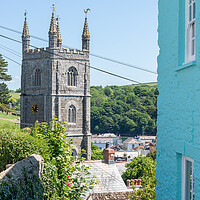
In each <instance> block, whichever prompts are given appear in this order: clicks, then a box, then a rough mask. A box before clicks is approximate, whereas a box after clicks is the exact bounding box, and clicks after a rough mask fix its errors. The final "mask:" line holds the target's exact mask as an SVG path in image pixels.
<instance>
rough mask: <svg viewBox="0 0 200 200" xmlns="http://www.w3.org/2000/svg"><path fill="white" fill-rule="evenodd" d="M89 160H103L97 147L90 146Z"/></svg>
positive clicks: (101, 153)
mask: <svg viewBox="0 0 200 200" xmlns="http://www.w3.org/2000/svg"><path fill="white" fill-rule="evenodd" d="M91 160H103V151H102V150H100V149H99V147H98V146H96V145H94V144H93V142H92V144H91Z"/></svg>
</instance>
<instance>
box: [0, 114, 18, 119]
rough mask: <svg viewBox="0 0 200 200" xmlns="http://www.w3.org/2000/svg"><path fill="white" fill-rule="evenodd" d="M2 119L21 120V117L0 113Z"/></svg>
mask: <svg viewBox="0 0 200 200" xmlns="http://www.w3.org/2000/svg"><path fill="white" fill-rule="evenodd" d="M0 118H4V119H19V116H15V115H11V114H8V115H7V114H6V113H0Z"/></svg>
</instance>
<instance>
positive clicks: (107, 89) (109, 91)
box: [104, 86, 113, 96]
mask: <svg viewBox="0 0 200 200" xmlns="http://www.w3.org/2000/svg"><path fill="white" fill-rule="evenodd" d="M104 93H105V95H106V96H110V95H112V94H113V91H112V89H111V88H110V87H108V86H107V87H105V88H104Z"/></svg>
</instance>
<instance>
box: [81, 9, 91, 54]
mask: <svg viewBox="0 0 200 200" xmlns="http://www.w3.org/2000/svg"><path fill="white" fill-rule="evenodd" d="M89 10H90V9H89V8H88V9H87V10H84V12H85V15H86V16H85V23H84V27H83V34H82V49H83V50H88V51H89V43H90V33H89V28H88V23H87V13H88V11H89Z"/></svg>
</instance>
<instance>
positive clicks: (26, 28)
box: [22, 11, 30, 38]
mask: <svg viewBox="0 0 200 200" xmlns="http://www.w3.org/2000/svg"><path fill="white" fill-rule="evenodd" d="M26 15H27V12H26V11H25V13H24V16H25V21H24V27H23V34H22V37H29V38H30V35H29V30H28V23H27V18H26Z"/></svg>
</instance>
